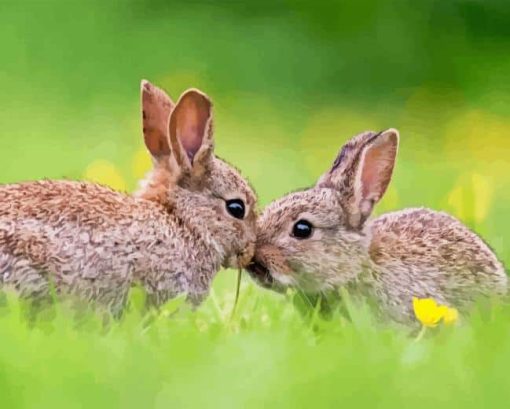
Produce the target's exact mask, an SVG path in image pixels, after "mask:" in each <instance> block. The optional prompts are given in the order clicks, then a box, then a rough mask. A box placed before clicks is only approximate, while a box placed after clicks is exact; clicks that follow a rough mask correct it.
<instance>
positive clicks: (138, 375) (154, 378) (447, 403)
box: [0, 273, 510, 408]
mask: <svg viewBox="0 0 510 409" xmlns="http://www.w3.org/2000/svg"><path fill="white" fill-rule="evenodd" d="M225 274H229V273H225ZM220 281H222V280H221V279H220ZM140 297H141V294H140V293H138V292H136V293H135V294H134V295H133V296H132V297H131V305H130V309H129V312H128V313H127V314H126V315H125V316H124V317H123V319H122V320H121V321H119V322H113V323H111V324H110V325H109V326H108V328H106V327H105V325H104V323H103V321H102V320H101V319H100V317H99V316H98V315H95V314H92V313H86V314H80V315H79V316H77V315H76V312H73V310H71V309H67V308H66V307H65V306H63V305H62V304H58V305H57V306H56V307H55V308H53V309H51V310H46V311H45V312H44V313H41V315H40V316H39V318H38V319H37V320H36V321H35V322H34V321H32V322H31V323H30V324H29V323H28V322H27V321H26V319H25V318H23V317H25V316H26V310H25V308H24V306H23V305H22V304H20V303H19V302H18V301H17V299H16V298H15V297H11V298H10V299H9V300H8V302H7V303H6V304H7V305H5V304H4V306H2V308H1V309H0V345H1V348H0V396H1V402H2V407H6V408H25V407H37V408H55V407H66V408H78V407H101V408H102V407H123V408H139V407H158V408H159V407H161V408H165V407H232V408H239V407H247V408H260V407H275V408H281V407H285V408H286V407H288V408H296V407H312V406H315V407H338V406H346V407H380V408H386V407H387V408H393V407H416V408H430V407H431V406H433V407H438V408H443V407H444V408H451V407H463V408H479V407H491V408H493V407H506V402H507V401H508V398H509V397H510V389H509V386H510V381H509V380H508V376H507V373H508V364H509V363H510V314H509V313H510V309H509V308H507V307H505V308H503V307H501V308H494V309H492V310H491V311H490V312H488V311H485V313H475V314H474V315H473V316H472V317H471V318H469V319H464V320H463V322H462V323H461V324H460V325H458V326H456V327H438V328H435V329H431V330H429V332H428V333H426V334H425V337H423V338H422V339H421V340H419V341H415V339H414V335H415V334H410V331H409V330H404V329H401V328H393V327H389V326H385V325H383V324H382V323H379V322H374V320H373V317H372V316H371V314H370V313H369V312H368V311H367V310H366V309H364V308H362V307H355V306H352V305H350V306H349V308H350V309H349V311H350V316H351V318H352V319H351V320H347V319H346V318H344V316H343V315H341V314H338V313H335V314H334V315H333V316H332V317H330V319H328V320H324V319H322V318H320V317H319V316H315V317H314V318H312V319H310V318H306V319H305V318H304V316H303V315H302V314H300V313H298V311H297V309H296V308H294V307H293V304H292V302H290V301H289V300H286V299H285V298H284V297H279V296H273V295H272V294H269V293H264V292H262V291H259V290H258V289H256V288H254V287H253V286H252V285H251V284H249V285H248V284H245V285H244V286H243V290H242V293H241V299H240V303H239V305H238V310H237V313H236V315H235V316H234V317H231V311H232V305H233V299H232V292H231V291H226V292H224V293H223V294H217V293H216V294H213V295H212V296H211V297H210V298H209V299H208V301H207V302H206V303H205V305H204V306H202V307H201V308H200V309H199V310H198V311H195V312H192V311H190V310H189V309H188V308H186V306H185V305H183V304H182V302H181V301H180V300H175V301H173V302H170V303H169V304H168V305H167V306H166V307H165V308H164V309H163V311H162V312H161V313H160V314H159V315H156V314H151V315H149V316H143V315H142V314H141V313H140V308H139V307H138V306H139V305H141V304H142V302H141V299H140Z"/></svg>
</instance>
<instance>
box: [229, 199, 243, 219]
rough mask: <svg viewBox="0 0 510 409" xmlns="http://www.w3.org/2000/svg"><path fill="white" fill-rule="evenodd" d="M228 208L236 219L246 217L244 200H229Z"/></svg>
mask: <svg viewBox="0 0 510 409" xmlns="http://www.w3.org/2000/svg"><path fill="white" fill-rule="evenodd" d="M227 210H228V212H229V213H230V214H231V215H232V216H234V217H235V218H236V219H244V202H243V201H242V200H241V199H232V200H227Z"/></svg>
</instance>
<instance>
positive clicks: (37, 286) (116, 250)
mask: <svg viewBox="0 0 510 409" xmlns="http://www.w3.org/2000/svg"><path fill="white" fill-rule="evenodd" d="M176 196H178V194H177V195H176ZM177 200H178V198H177ZM179 208H180V207H179V206H176V209H179ZM204 211H207V207H203V208H198V207H191V206H190V207H189V208H188V209H187V211H186V212H185V214H179V212H176V211H173V212H171V213H170V212H168V210H167V209H165V208H164V207H163V206H162V205H160V204H159V203H156V202H153V201H148V200H145V199H143V198H137V197H131V196H128V195H124V194H122V193H119V192H115V191H112V190H110V189H109V188H107V187H103V186H99V185H95V184H90V183H83V182H71V181H41V182H32V183H22V184H17V185H5V186H1V187H0V284H1V285H3V286H6V287H12V288H14V289H16V290H17V291H19V292H20V293H21V294H22V295H23V296H27V297H31V298H34V297H35V298H40V297H44V296H48V295H49V293H48V291H49V289H50V286H51V285H54V286H55V288H56V289H57V291H59V292H65V293H71V294H76V295H79V296H80V298H84V299H87V300H95V301H98V302H100V303H101V304H107V305H112V306H115V307H117V308H118V307H119V306H120V305H122V304H123V302H124V299H125V296H126V294H127V292H128V290H129V288H130V287H131V285H132V284H135V283H139V284H141V285H142V286H143V287H144V288H145V289H146V290H147V293H148V296H149V297H150V298H151V299H152V300H153V302H154V303H155V304H159V303H160V302H162V301H165V300H167V299H169V298H171V297H173V296H175V295H177V294H179V293H188V294H189V295H190V297H192V298H193V299H196V300H200V299H201V298H202V297H203V296H204V295H206V294H207V291H208V288H209V285H210V282H211V280H212V278H213V277H214V275H215V272H216V271H218V270H219V268H220V265H221V262H222V258H223V254H221V253H219V252H217V248H216V244H215V243H214V240H213V239H211V236H210V233H209V232H207V231H205V230H204V227H205V228H207V226H199V225H198V224H199V223H200V222H198V223H197V221H200V220H202V218H203V217H204V213H203V212H204ZM195 212H200V213H201V214H200V217H197V215H196V214H194V213H195ZM211 213H214V211H213V210H211ZM210 217H213V214H211V215H210Z"/></svg>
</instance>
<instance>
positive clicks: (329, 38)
mask: <svg viewBox="0 0 510 409" xmlns="http://www.w3.org/2000/svg"><path fill="white" fill-rule="evenodd" d="M0 52H1V54H0V134H1V136H0V183H10V182H16V181H21V180H27V179H38V178H62V177H68V178H87V179H92V180H97V181H100V182H104V183H108V184H111V185H113V186H114V187H118V188H121V189H126V190H132V189H134V188H135V187H136V181H137V179H138V178H140V177H141V176H142V175H143V173H144V171H145V170H146V169H147V166H148V156H147V155H146V154H145V153H144V149H143V143H142V135H141V124H140V107H139V83H140V80H141V79H142V78H146V79H149V80H151V81H152V82H153V83H155V84H157V85H159V86H161V87H163V88H165V89H166V90H167V91H168V93H169V94H170V95H171V96H172V97H173V99H174V100H176V99H177V98H178V96H179V94H180V93H181V92H182V91H184V90H185V89H186V88H188V87H197V88H200V89H202V90H203V91H205V92H207V93H208V94H209V95H210V97H211V98H212V99H213V101H214V103H215V125H216V126H215V128H216V134H215V135H216V145H217V149H216V150H217V153H218V155H219V156H221V157H223V158H225V159H227V160H228V161H230V162H231V163H233V164H235V165H236V166H237V167H239V168H240V169H241V170H242V172H243V174H244V175H245V176H246V177H248V178H249V179H250V181H251V183H252V184H253V186H254V187H255V189H256V190H257V192H258V194H259V198H260V207H261V208H262V207H263V205H265V204H267V203H268V202H269V201H271V200H273V199H275V198H277V197H279V196H281V195H282V194H284V193H286V192H288V191H291V190H294V189H296V188H299V187H303V186H307V185H310V184H312V183H313V182H314V181H315V180H316V179H317V177H318V176H319V175H320V174H321V173H322V172H324V171H325V170H326V169H327V168H328V166H329V163H330V162H331V161H332V160H333V159H334V157H335V155H336V152H337V151H338V149H339V148H340V146H341V145H342V144H343V143H344V142H345V141H346V140H347V139H348V138H350V137H351V136H353V135H355V134H356V133H359V132H361V131H364V130H367V129H373V130H380V129H384V128H388V127H395V128H397V129H399V131H400V134H401V146H400V152H399V157H398V164H397V168H396V171H395V174H394V178H393V181H392V184H391V187H390V189H389V191H388V193H387V195H386V197H385V198H384V199H383V201H382V202H381V204H380V205H379V206H378V208H377V212H378V213H381V212H383V211H388V210H394V209H399V208H403V207H408V206H426V207H431V208H435V209H443V210H447V211H449V212H451V213H453V214H455V215H456V216H457V217H459V218H461V219H462V220H463V221H464V222H465V223H467V224H468V225H469V226H470V227H471V228H473V229H475V230H476V231H477V232H479V233H481V234H482V235H483V237H484V238H485V239H486V240H487V242H488V243H489V244H490V245H491V246H492V247H493V248H494V249H495V250H496V252H497V253H498V255H499V256H500V258H502V259H503V260H504V261H505V262H507V263H508V262H510V251H509V250H508V242H509V240H510V239H509V237H510V236H509V233H508V230H509V228H510V217H509V216H508V204H509V200H510V179H509V178H508V174H509V173H510V161H509V160H508V156H509V153H510V74H509V73H510V4H509V3H508V1H507V0H487V1H482V0H448V1H445V0H442V1H435V0H420V1H416V0H396V1H389V0H386V1H384V0H378V1H376V0H373V1H366V0H363V1H342V2H340V1H323V0H318V1H313V2H311V1H310V2H306V1H290V0H285V1H269V0H259V1H256V2H255V1H253V2H248V1H238V2H233V1H225V0H217V1H187V2H173V1H163V0H157V1H141V0H131V1H109V2H107V1H95V0H88V1H82V2H79V1H57V0H50V1H30V2H29V1H5V0H4V1H1V2H0ZM247 281H248V280H245V282H244V284H243V290H242V293H241V304H240V308H239V310H238V314H237V316H236V318H235V319H234V320H232V321H230V320H229V318H228V316H229V314H230V309H231V306H232V293H233V289H234V282H235V278H234V273H233V272H232V271H228V272H222V273H221V274H220V275H219V276H218V279H217V280H216V283H215V290H214V294H213V295H214V296H213V297H212V298H211V299H210V300H208V301H207V303H206V304H205V305H204V306H203V307H202V308H201V309H200V310H199V311H198V312H196V313H192V312H184V313H182V314H180V315H179V316H178V318H175V319H168V318H166V317H159V318H158V319H157V320H156V322H155V323H153V324H152V325H150V326H149V327H148V328H149V329H147V328H146V327H144V321H143V319H142V318H141V317H140V316H139V315H138V313H137V312H136V309H135V310H134V311H132V312H131V313H130V314H129V315H128V317H127V318H126V319H125V320H124V321H123V322H121V323H118V324H115V325H114V328H113V329H112V330H111V331H109V332H108V333H106V334H104V333H103V331H102V330H101V326H100V325H99V324H98V323H97V322H96V321H94V318H93V317H89V318H88V319H87V320H85V321H86V322H85V323H84V324H83V325H77V324H75V323H74V320H73V319H71V318H69V316H68V312H67V310H65V309H62V310H60V309H58V310H57V311H53V313H52V314H50V317H48V319H47V320H43V322H40V323H38V324H35V328H32V329H28V328H27V323H26V322H25V320H24V318H22V316H23V313H22V308H23V306H21V305H19V304H18V303H17V302H16V301H15V300H11V301H10V302H9V303H8V305H7V306H6V307H4V309H2V313H1V314H0V406H1V407H5V408H15V407H60V406H62V407H93V406H96V407H141V406H147V405H149V406H151V405H152V406H158V407H196V406H202V407H204V406H205V407H211V406H221V407H262V406H263V405H265V406H268V407H269V406H274V407H311V406H313V405H317V406H318V407H341V406H346V407H348V406H355V407H362V406H366V407H392V408H393V407H395V405H401V406H402V407H424V408H425V407H430V405H435V406H437V407H443V406H444V407H454V406H458V407H482V406H484V407H496V406H498V405H501V406H502V407H506V405H507V402H508V398H509V397H510V396H509V394H510V388H509V386H510V385H509V381H507V379H508V376H507V373H508V369H507V368H508V366H509V365H510V332H509V330H510V325H509V324H510V323H509V319H508V318H507V317H508V311H505V310H503V311H500V312H494V313H493V314H492V315H489V316H485V315H483V314H482V315H480V316H476V317H475V318H474V319H472V320H470V322H466V320H464V323H463V324H462V325H461V326H460V327H458V328H455V329H444V330H443V329H440V330H439V331H435V332H438V334H437V335H435V336H433V337H426V338H425V339H424V340H422V341H420V342H419V343H413V342H412V341H410V340H409V338H408V337H407V335H406V334H405V332H402V331H399V330H394V329H392V330H387V329H376V328H375V327H374V325H373V323H371V322H370V316H369V314H368V313H366V312H364V311H361V312H359V311H358V312H357V313H355V315H356V314H357V315H356V317H357V318H356V319H355V320H354V322H353V323H348V322H345V321H343V320H342V319H340V317H336V318H335V319H334V320H332V321H330V322H322V320H320V319H317V320H316V321H314V323H310V322H308V321H306V320H303V319H302V318H301V317H300V315H299V314H298V313H297V312H296V311H295V309H294V308H293V306H292V304H291V303H290V301H289V300H286V299H284V298H282V297H277V296H273V295H272V294H268V293H266V292H264V291H263V290H260V289H258V288H255V287H254V286H253V285H251V284H249V283H248V282H247ZM135 304H136V302H135ZM169 308H170V309H172V308H174V307H172V306H170V307H169ZM20 309H21V310H20ZM144 328H145V329H144Z"/></svg>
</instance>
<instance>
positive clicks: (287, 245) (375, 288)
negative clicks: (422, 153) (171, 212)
mask: <svg viewBox="0 0 510 409" xmlns="http://www.w3.org/2000/svg"><path fill="white" fill-rule="evenodd" d="M398 142H399V135H398V132H397V131H396V130H394V129H389V130H387V131H384V132H380V133H374V132H365V133H362V134H360V135H358V136H356V137H354V138H353V139H351V140H350V141H349V142H348V143H347V144H345V146H344V147H343V148H342V150H341V151H340V153H339V155H338V157H337V158H336V160H335V162H334V163H333V166H332V168H331V169H330V170H329V171H327V172H326V173H325V174H324V175H323V176H322V177H321V178H320V179H319V181H318V182H317V184H316V185H315V186H314V187H312V188H310V189H307V190H304V191H298V192H295V193H291V194H289V195H288V196H285V197H283V198H282V199H279V200H277V201H275V202H273V203H272V204H270V205H269V206H268V207H267V209H266V210H265V211H264V212H263V214H262V215H261V217H260V219H259V221H258V233H257V245H256V254H255V257H254V260H253V262H252V263H251V264H250V266H249V268H248V269H249V271H250V273H251V275H252V276H253V277H254V278H255V279H256V280H257V281H258V282H259V284H261V285H263V286H264V287H268V288H272V289H275V290H283V289H285V288H286V287H299V288H301V289H302V290H303V291H304V292H308V293H310V294H317V293H321V292H327V291H329V290H332V289H333V290H334V289H337V288H338V287H341V286H345V287H347V288H349V289H350V290H351V291H352V292H353V293H354V294H357V295H363V296H368V297H369V299H372V300H374V299H375V301H376V304H377V305H378V307H379V310H380V311H381V312H382V313H384V314H385V315H386V316H389V317H390V318H393V319H394V320H397V321H400V322H409V320H410V319H412V317H413V313H412V298H413V297H420V298H425V297H432V298H434V299H435V300H436V301H437V302H439V303H442V304H445V305H449V306H455V307H458V308H460V309H463V308H465V307H467V306H469V304H471V303H472V301H473V300H475V299H477V298H478V297H481V296H491V295H503V294H505V293H506V290H507V276H506V274H505V270H504V268H503V265H502V264H501V263H500V262H499V261H498V259H497V258H496V256H495V255H494V253H493V252H492V251H491V249H490V248H489V247H488V246H487V245H486V244H485V243H484V242H483V241H482V240H481V239H480V238H479V237H478V236H477V235H476V234H474V233H473V232H471V231H470V230H468V228H467V227H465V226H464V225H463V224H462V223H460V222H459V221H458V220H456V219H455V218H453V217H452V216H450V215H448V214H446V213H441V212H435V211H433V210H428V209H423V208H420V209H406V210H402V211H398V212H394V213H388V214H385V215H382V216H381V217H378V218H376V219H375V220H372V221H367V218H368V217H369V216H370V214H371V213H372V209H373V207H374V205H375V204H376V203H377V202H378V201H379V200H380V199H381V198H382V196H383V194H384V193H385V191H386V188H387V187H388V184H389V182H390V179H391V176H392V173H393V167H394V164H395V158H396V155H397V149H398Z"/></svg>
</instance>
